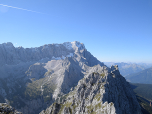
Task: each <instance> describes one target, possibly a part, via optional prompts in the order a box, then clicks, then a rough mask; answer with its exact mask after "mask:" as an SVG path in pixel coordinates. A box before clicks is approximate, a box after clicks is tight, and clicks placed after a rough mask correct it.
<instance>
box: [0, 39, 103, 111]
mask: <svg viewBox="0 0 152 114" xmlns="http://www.w3.org/2000/svg"><path fill="white" fill-rule="evenodd" d="M97 64H100V65H101V66H104V64H103V63H102V62H100V61H98V60H97V59H96V58H95V57H94V56H93V55H91V53H90V52H88V51H87V49H86V48H85V46H84V44H82V43H80V42H77V41H75V42H65V43H63V44H48V45H44V46H41V47H36V48H23V47H14V46H13V44H12V43H4V44H0V102H6V103H8V104H10V105H11V106H13V107H15V108H16V109H17V110H19V111H21V112H23V113H24V114H37V113H39V112H40V111H41V110H42V109H46V107H47V106H48V105H51V104H52V103H53V102H54V100H56V99H57V98H58V96H61V95H64V94H67V93H68V92H69V91H70V89H71V88H72V87H74V86H76V85H77V83H78V81H79V80H80V79H82V78H83V77H84V75H85V73H86V72H89V71H90V70H92V67H93V66H94V65H97Z"/></svg>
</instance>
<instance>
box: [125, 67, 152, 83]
mask: <svg viewBox="0 0 152 114" xmlns="http://www.w3.org/2000/svg"><path fill="white" fill-rule="evenodd" d="M125 78H126V79H127V80H128V81H129V82H131V83H144V84H152V67H151V68H148V69H145V70H143V71H140V72H138V73H135V74H130V75H128V76H126V77H125Z"/></svg>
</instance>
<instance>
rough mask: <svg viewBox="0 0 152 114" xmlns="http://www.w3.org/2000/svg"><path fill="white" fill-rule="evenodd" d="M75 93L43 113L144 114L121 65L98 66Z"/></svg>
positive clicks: (82, 80)
mask: <svg viewBox="0 0 152 114" xmlns="http://www.w3.org/2000/svg"><path fill="white" fill-rule="evenodd" d="M93 69H94V71H96V72H92V73H91V72H90V73H88V74H87V75H85V77H84V78H83V79H81V80H80V81H79V82H78V85H77V86H76V87H75V88H74V90H72V91H70V92H69V93H68V94H66V95H64V96H63V97H58V99H57V100H56V103H54V104H53V105H51V106H50V107H49V108H47V109H46V110H45V111H42V112H41V113H40V114H142V112H141V108H140V106H139V104H138V102H137V99H136V96H135V95H134V93H133V91H132V89H131V87H130V85H129V83H128V82H126V80H125V78H124V77H122V76H121V75H120V73H119V70H118V67H117V66H112V67H111V68H107V67H105V66H103V67H101V66H99V65H98V66H95V67H94V68H93Z"/></svg>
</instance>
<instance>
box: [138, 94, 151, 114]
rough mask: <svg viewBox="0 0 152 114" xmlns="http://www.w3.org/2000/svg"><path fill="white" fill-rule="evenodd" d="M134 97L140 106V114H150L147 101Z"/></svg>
mask: <svg viewBox="0 0 152 114" xmlns="http://www.w3.org/2000/svg"><path fill="white" fill-rule="evenodd" d="M136 97H137V100H138V102H139V104H140V106H141V109H142V113H143V114H152V106H150V104H149V101H148V100H146V99H144V98H142V97H140V96H136Z"/></svg>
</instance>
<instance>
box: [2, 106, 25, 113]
mask: <svg viewBox="0 0 152 114" xmlns="http://www.w3.org/2000/svg"><path fill="white" fill-rule="evenodd" d="M0 114H22V113H21V112H18V111H17V110H15V108H12V107H11V106H9V105H7V104H6V103H0Z"/></svg>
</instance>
